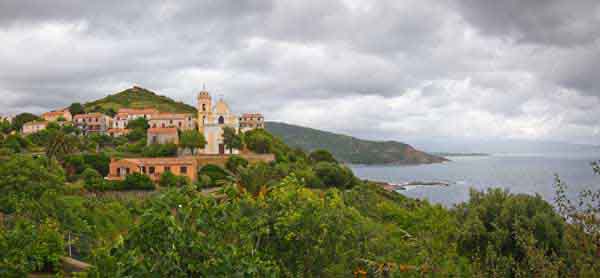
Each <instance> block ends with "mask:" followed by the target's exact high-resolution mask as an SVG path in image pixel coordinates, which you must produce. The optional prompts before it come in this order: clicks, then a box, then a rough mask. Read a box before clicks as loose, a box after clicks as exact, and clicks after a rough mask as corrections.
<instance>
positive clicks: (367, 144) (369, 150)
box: [266, 122, 447, 164]
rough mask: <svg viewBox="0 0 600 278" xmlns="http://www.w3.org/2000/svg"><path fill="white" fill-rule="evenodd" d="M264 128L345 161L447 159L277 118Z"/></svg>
mask: <svg viewBox="0 0 600 278" xmlns="http://www.w3.org/2000/svg"><path fill="white" fill-rule="evenodd" d="M266 129H267V130H268V131H269V132H271V133H273V134H274V135H277V136H279V137H281V138H282V139H283V141H284V142H285V143H286V144H288V145H290V146H292V147H299V148H302V149H304V150H314V149H326V150H329V151H330V152H332V153H333V155H334V156H335V157H336V158H337V159H339V160H342V161H344V162H348V163H357V164H388V163H390V164H391V163H394V164H424V163H439V162H444V161H447V160H446V159H445V158H442V157H438V156H434V155H430V154H427V153H424V152H422V151H419V150H416V149H415V148H413V147H412V146H410V145H408V144H404V143H400V142H395V141H385V142H377V141H368V140H362V139H358V138H354V137H351V136H347V135H341V134H335V133H331V132H326V131H321V130H316V129H312V128H307V127H301V126H296V125H290V124H285V123H279V122H267V123H266Z"/></svg>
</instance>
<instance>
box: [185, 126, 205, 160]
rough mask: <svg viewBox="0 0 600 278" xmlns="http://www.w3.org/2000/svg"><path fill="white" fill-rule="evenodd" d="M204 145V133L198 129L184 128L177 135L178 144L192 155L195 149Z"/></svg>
mask: <svg viewBox="0 0 600 278" xmlns="http://www.w3.org/2000/svg"><path fill="white" fill-rule="evenodd" d="M205 145H206V139H205V138H204V134H202V133H200V132H199V131H198V130H196V129H193V130H185V131H182V132H181V135H180V136H179V146H180V147H182V148H184V149H189V150H190V152H191V153H192V155H193V154H194V150H195V149H202V148H204V146H205Z"/></svg>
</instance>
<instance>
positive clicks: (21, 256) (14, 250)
mask: <svg viewBox="0 0 600 278" xmlns="http://www.w3.org/2000/svg"><path fill="white" fill-rule="evenodd" d="M0 250H2V252H0V277H26V276H27V275H29V274H30V273H31V272H34V271H42V270H55V271H56V270H58V267H59V265H60V262H59V259H60V257H61V256H62V255H63V254H64V241H63V237H62V235H61V234H60V232H59V229H58V223H56V222H55V221H53V220H49V219H48V220H46V221H44V222H43V223H42V224H39V225H37V224H35V223H32V222H30V221H27V220H22V219H20V220H18V221H17V223H16V224H15V225H14V227H13V228H11V229H6V228H0Z"/></svg>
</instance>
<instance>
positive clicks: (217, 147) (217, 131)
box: [197, 89, 262, 154]
mask: <svg viewBox="0 0 600 278" xmlns="http://www.w3.org/2000/svg"><path fill="white" fill-rule="evenodd" d="M197 109H198V118H197V121H198V124H197V126H198V130H199V131H200V132H201V133H202V134H204V138H206V146H205V147H204V153H205V154H225V153H226V149H225V144H224V143H223V128H224V127H231V128H233V129H235V130H236V131H237V132H240V118H238V116H237V115H235V114H234V113H232V112H231V110H230V109H229V105H227V103H226V102H225V101H224V100H223V99H222V98H219V99H218V100H217V102H216V103H214V104H213V102H212V97H211V96H210V94H209V93H208V91H206V90H204V89H203V90H202V91H200V93H198V107H197ZM261 118H262V116H261ZM233 153H234V154H238V153H239V150H235V149H234V150H233Z"/></svg>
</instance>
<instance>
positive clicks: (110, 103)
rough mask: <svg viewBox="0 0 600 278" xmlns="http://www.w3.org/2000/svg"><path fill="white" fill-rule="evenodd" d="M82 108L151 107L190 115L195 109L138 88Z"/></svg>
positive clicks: (116, 109)
mask: <svg viewBox="0 0 600 278" xmlns="http://www.w3.org/2000/svg"><path fill="white" fill-rule="evenodd" d="M84 107H85V110H86V111H97V110H103V111H107V110H109V109H112V110H113V111H118V110H119V108H150V107H152V108H156V109H157V110H158V111H160V112H172V113H192V114H194V115H196V108H195V107H193V106H191V105H188V104H185V103H183V102H178V101H175V100H173V99H171V98H169V97H166V96H161V95H158V94H157V93H155V92H153V91H150V90H148V89H145V88H141V87H138V86H134V87H132V88H129V89H127V90H124V91H121V92H118V93H115V94H112V95H108V96H106V97H104V98H101V99H98V100H95V101H92V102H88V103H85V104H84Z"/></svg>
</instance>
